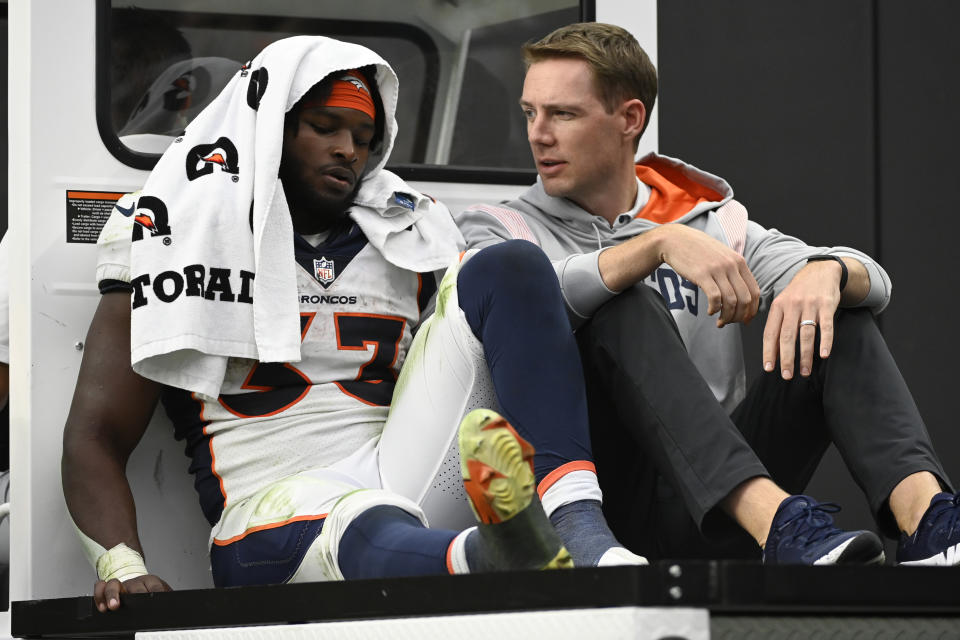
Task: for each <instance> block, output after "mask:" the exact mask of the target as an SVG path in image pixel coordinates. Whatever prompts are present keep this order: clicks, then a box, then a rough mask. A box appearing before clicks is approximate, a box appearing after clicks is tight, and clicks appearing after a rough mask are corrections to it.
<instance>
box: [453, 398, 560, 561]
mask: <svg viewBox="0 0 960 640" xmlns="http://www.w3.org/2000/svg"><path fill="white" fill-rule="evenodd" d="M459 445H460V472H461V474H462V476H463V483H464V488H465V489H466V491H467V496H469V498H470V506H471V507H472V508H473V512H474V514H475V515H476V516H477V519H478V520H479V521H480V524H479V526H478V527H477V530H478V533H479V534H480V539H481V542H482V545H483V551H484V556H485V558H486V560H487V561H488V562H489V564H490V568H491V569H494V570H506V569H569V568H573V560H572V559H571V558H570V554H569V553H567V550H566V549H565V548H564V546H563V543H562V542H561V540H560V536H558V535H557V532H556V531H555V530H554V528H553V525H552V524H551V523H550V520H549V519H548V518H547V515H546V513H544V511H543V507H542V506H541V504H540V498H539V496H537V492H536V484H537V483H536V477H535V476H534V473H533V454H534V449H533V446H532V445H531V444H530V443H529V442H527V441H526V440H524V439H523V438H521V437H520V435H519V434H518V433H517V432H516V430H515V429H514V428H513V427H512V426H511V425H510V423H508V422H507V421H506V420H504V419H503V418H502V417H501V416H500V415H499V414H497V413H496V412H494V411H489V410H487V409H477V410H475V411H471V412H470V413H469V414H467V415H466V417H464V419H463V421H462V422H461V423H460V434H459Z"/></svg>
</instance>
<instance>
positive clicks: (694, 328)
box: [456, 153, 891, 412]
mask: <svg viewBox="0 0 960 640" xmlns="http://www.w3.org/2000/svg"><path fill="white" fill-rule="evenodd" d="M637 174H638V183H639V189H638V195H637V202H636V203H635V205H634V207H633V209H632V210H631V211H629V212H626V213H624V214H621V215H620V216H619V217H618V218H617V220H616V221H615V222H614V224H613V225H611V224H610V223H609V222H607V221H606V220H605V219H604V218H602V217H600V216H595V215H593V214H591V213H589V212H587V211H585V210H584V209H581V208H580V207H579V206H577V205H576V204H574V203H573V202H572V201H570V200H567V199H566V198H557V197H553V196H550V195H547V193H546V192H545V191H544V190H543V186H542V184H541V182H540V180H539V179H538V180H537V183H536V184H534V185H533V186H532V187H530V188H529V189H527V191H525V192H524V193H523V194H521V196H520V197H519V198H518V199H516V200H513V201H511V202H507V203H505V204H503V205H498V206H490V205H474V206H471V207H468V208H467V209H466V210H464V211H463V212H462V213H460V214H458V215H457V216H456V220H457V224H458V225H459V227H460V230H461V232H462V233H463V235H464V238H465V239H466V241H467V246H468V248H474V247H485V246H488V245H491V244H496V243H498V242H503V241H504V240H510V239H514V238H521V239H526V240H529V241H531V242H534V243H536V244H538V245H539V246H540V247H541V248H542V249H543V250H544V252H545V253H546V254H547V255H548V256H549V257H550V259H551V260H552V261H553V264H554V268H555V269H556V271H557V277H558V278H559V280H560V286H561V289H562V291H563V296H564V299H565V301H566V303H567V308H568V312H569V314H570V318H571V322H572V323H573V325H574V327H577V326H579V325H580V324H582V323H583V322H584V321H585V320H587V319H588V318H589V317H590V316H591V315H593V313H594V311H596V309H597V308H598V307H599V306H600V305H601V304H603V303H604V302H606V301H607V300H609V299H610V298H612V297H613V296H615V295H616V293H617V292H615V291H611V290H610V289H608V288H607V287H606V286H605V285H604V284H603V280H602V278H601V277H600V270H599V266H598V259H599V256H600V253H601V252H603V251H604V250H605V249H606V248H609V247H612V246H615V245H617V244H620V243H621V242H623V241H625V240H627V239H629V238H632V237H634V236H636V235H639V234H641V233H643V232H645V231H649V230H650V229H653V228H655V227H657V226H659V224H658V223H657V222H653V221H651V220H650V219H647V218H648V217H656V214H657V212H664V211H669V212H670V216H669V219H670V220H671V222H669V224H685V225H687V226H689V227H692V228H694V229H698V230H700V231H703V232H704V233H706V234H708V235H710V236H711V237H713V238H715V239H717V240H719V241H721V242H723V243H724V244H726V245H727V246H729V247H731V248H733V249H734V250H736V251H738V252H739V253H741V254H742V255H743V256H744V258H745V259H746V261H747V265H748V267H749V268H750V270H751V272H752V273H753V275H754V277H755V278H756V280H757V283H758V284H759V286H760V292H761V310H765V309H767V308H769V305H770V303H771V301H772V300H773V298H774V297H775V296H776V295H778V294H779V293H780V291H782V290H783V288H784V287H786V285H787V284H788V283H789V282H790V280H791V279H792V278H793V276H794V274H795V273H796V272H797V271H799V270H800V268H802V267H803V266H804V265H805V264H806V259H807V258H808V257H810V256H813V255H817V254H825V253H827V254H833V255H838V256H850V257H854V258H856V259H858V260H860V261H861V262H862V263H863V264H864V266H865V267H866V269H867V272H868V274H869V275H870V293H869V294H868V295H867V297H866V298H865V299H864V300H863V301H862V302H861V303H860V306H864V307H869V308H870V309H871V310H872V311H873V312H874V313H879V312H880V311H882V310H883V308H884V307H886V305H887V303H888V302H889V300H890V291H891V283H890V278H889V277H888V276H887V273H886V272H885V271H884V270H883V268H882V267H880V265H878V264H877V263H876V262H874V261H873V260H872V259H871V258H870V257H868V256H867V255H866V254H864V253H862V252H860V251H857V250H856V249H850V248H847V247H811V246H809V245H807V244H805V243H804V242H802V241H801V240H798V239H797V238H794V237H791V236H788V235H784V234H782V233H780V232H779V231H777V230H776V229H764V228H763V227H761V226H760V225H759V224H757V223H755V222H753V221H750V220H748V219H747V210H746V209H745V208H744V207H743V206H742V205H741V204H740V203H739V202H737V201H736V200H734V199H733V189H731V188H730V185H729V184H727V182H726V181H725V180H723V179H722V178H719V177H717V176H714V175H711V174H709V173H706V172H704V171H700V170H699V169H697V168H695V167H693V166H691V165H688V164H686V163H684V162H682V161H680V160H676V159H673V158H668V157H666V156H660V155H657V154H654V153H651V154H648V155H646V156H644V157H643V158H642V159H641V160H640V161H639V162H638V163H637ZM678 209H679V210H678ZM641 216H646V217H641ZM644 283H645V284H647V285H648V286H651V287H653V288H655V289H657V290H658V291H660V293H661V295H663V297H664V299H665V300H666V302H667V306H668V307H669V309H670V310H671V312H672V313H673V317H674V319H675V320H676V322H677V326H678V327H679V329H680V335H681V336H682V337H683V341H684V343H685V344H686V347H687V351H688V352H689V354H690V358H691V359H692V360H693V362H694V364H695V365H696V366H697V369H698V370H699V371H700V373H701V375H703V377H704V379H705V380H706V381H707V383H708V384H709V385H710V388H711V390H712V391H713V393H714V395H715V396H716V398H717V400H719V401H720V403H721V404H723V406H724V408H726V410H727V411H728V412H730V411H732V410H733V409H734V408H735V407H736V405H737V404H739V402H740V401H741V400H742V399H743V397H744V394H745V384H746V383H745V372H744V364H743V344H742V338H741V328H740V325H739V324H733V325H727V326H726V327H723V328H717V326H716V316H715V315H714V316H708V315H707V300H706V298H705V296H704V295H703V294H702V292H701V291H700V289H699V287H697V286H696V285H695V284H693V283H692V282H689V281H688V280H686V279H684V278H682V277H681V276H679V275H678V274H677V273H676V272H675V271H674V270H673V269H671V268H670V266H669V265H667V264H662V265H660V267H658V268H657V269H656V270H655V271H654V272H653V273H652V274H650V276H649V277H647V278H646V279H645V280H644Z"/></svg>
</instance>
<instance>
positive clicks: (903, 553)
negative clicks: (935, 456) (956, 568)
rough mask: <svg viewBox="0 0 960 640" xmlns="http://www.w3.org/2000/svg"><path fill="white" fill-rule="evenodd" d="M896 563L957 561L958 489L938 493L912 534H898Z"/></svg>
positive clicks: (947, 563)
mask: <svg viewBox="0 0 960 640" xmlns="http://www.w3.org/2000/svg"><path fill="white" fill-rule="evenodd" d="M897 564H903V565H918V566H919V565H930V566H936V567H950V566H953V565H956V564H960V493H958V494H956V495H953V494H949V493H938V494H937V495H935V496H933V499H932V500H931V501H930V506H929V507H927V511H926V513H924V514H923V518H921V519H920V525H919V526H918V527H917V530H916V532H914V534H913V535H912V536H908V535H902V536H900V544H898V545H897Z"/></svg>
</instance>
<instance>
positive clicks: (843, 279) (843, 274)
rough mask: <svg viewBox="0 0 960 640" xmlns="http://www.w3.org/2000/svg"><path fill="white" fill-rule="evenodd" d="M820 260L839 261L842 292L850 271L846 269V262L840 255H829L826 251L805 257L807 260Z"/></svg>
mask: <svg viewBox="0 0 960 640" xmlns="http://www.w3.org/2000/svg"><path fill="white" fill-rule="evenodd" d="M820 260H836V261H837V262H839V263H840V269H841V271H840V292H841V293H843V288H844V287H845V286H847V278H848V277H849V275H850V272H849V271H847V263H846V262H844V261H843V258H841V257H840V256H831V255H827V254H826V253H824V254H821V255H818V256H810V257H809V258H807V262H819V261H820Z"/></svg>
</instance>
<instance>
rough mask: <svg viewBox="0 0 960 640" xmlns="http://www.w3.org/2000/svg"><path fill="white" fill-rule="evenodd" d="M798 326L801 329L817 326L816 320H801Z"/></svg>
mask: <svg viewBox="0 0 960 640" xmlns="http://www.w3.org/2000/svg"><path fill="white" fill-rule="evenodd" d="M800 326H801V327H805V326H811V327H815V326H817V321H816V320H801V321H800Z"/></svg>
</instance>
